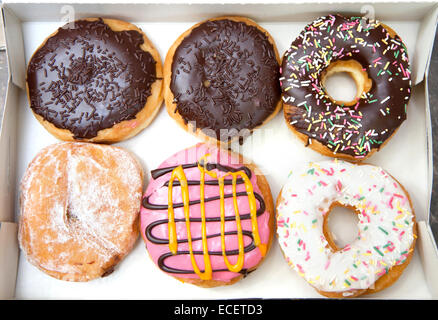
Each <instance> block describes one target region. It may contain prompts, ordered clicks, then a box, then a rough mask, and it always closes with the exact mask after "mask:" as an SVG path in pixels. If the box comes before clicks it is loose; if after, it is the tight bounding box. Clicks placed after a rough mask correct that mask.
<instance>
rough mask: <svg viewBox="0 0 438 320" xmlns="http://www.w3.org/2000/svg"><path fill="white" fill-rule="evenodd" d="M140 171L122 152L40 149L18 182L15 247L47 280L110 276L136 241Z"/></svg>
mask: <svg viewBox="0 0 438 320" xmlns="http://www.w3.org/2000/svg"><path fill="white" fill-rule="evenodd" d="M142 185H143V171H142V168H141V166H140V164H139V163H138V162H137V160H136V159H135V158H134V157H133V156H132V155H131V154H130V153H129V152H128V151H125V150H123V149H121V148H117V147H112V146H108V145H97V144H91V143H81V142H62V143H57V144H54V145H51V146H48V147H46V148H44V149H43V150H41V151H40V152H39V153H38V155H37V156H36V157H35V158H34V159H33V160H32V162H31V163H30V164H29V166H28V168H27V170H26V172H25V173H24V176H23V178H22V180H21V187H20V190H21V193H20V200H21V201H20V202H21V206H20V207H21V208H20V217H19V234H18V238H19V243H20V247H21V249H22V250H23V252H24V254H25V256H26V258H27V260H28V261H29V262H30V263H31V264H33V265H35V266H36V267H38V268H39V269H40V270H42V271H44V272H45V273H47V274H48V275H50V276H52V277H55V278H57V279H61V280H67V281H88V280H92V279H95V278H98V277H103V276H105V275H108V274H110V273H111V272H112V271H113V269H114V267H115V266H116V265H117V263H119V262H120V261H121V260H122V259H123V258H124V257H125V256H126V255H127V254H128V253H129V252H130V250H131V249H132V247H133V246H134V243H135V241H136V239H137V238H138V214H139V212H140V206H141V196H142V191H143V190H142Z"/></svg>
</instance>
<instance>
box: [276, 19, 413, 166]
mask: <svg viewBox="0 0 438 320" xmlns="http://www.w3.org/2000/svg"><path fill="white" fill-rule="evenodd" d="M336 72H346V73H348V74H349V75H350V76H351V77H352V78H353V79H354V81H355V83H356V87H357V94H356V97H355V99H354V100H352V101H336V100H334V99H333V98H332V97H331V96H330V95H329V94H327V92H326V90H325V88H324V81H325V80H326V78H327V77H328V76H330V75H331V74H333V73H336ZM280 81H281V88H282V93H283V104H284V117H285V119H286V122H287V124H288V126H289V128H290V129H291V130H292V131H293V132H294V133H295V134H296V135H297V136H298V137H299V138H300V139H301V140H302V141H303V142H304V143H306V146H310V147H311V148H312V149H314V150H316V151H318V152H320V153H321V154H324V155H327V156H332V157H339V158H346V159H349V160H352V161H360V160H363V159H365V158H367V157H369V156H370V155H371V154H373V153H374V152H375V151H378V150H379V149H380V148H381V147H382V146H383V145H384V144H385V142H387V141H388V140H389V139H390V138H391V137H392V135H393V134H394V133H395V132H396V130H397V129H398V128H399V126H400V125H401V123H402V122H403V121H404V120H405V119H406V108H407V104H408V101H409V98H410V95H411V77H410V68H409V61H408V53H407V49H406V47H405V45H404V44H403V42H402V40H401V39H400V37H399V36H398V35H397V34H396V33H395V32H394V31H393V30H392V29H390V28H389V27H387V26H385V25H383V24H382V23H380V22H378V21H372V20H368V19H365V18H361V17H352V18H345V17H342V16H340V15H330V16H327V17H321V18H319V19H317V20H315V21H313V22H312V23H310V24H309V25H307V26H306V27H305V29H304V30H303V31H302V32H301V33H300V35H299V36H298V37H297V38H296V39H295V41H293V43H292V45H291V47H290V48H289V49H288V50H287V52H286V53H285V55H284V57H283V62H282V66H281V78H280Z"/></svg>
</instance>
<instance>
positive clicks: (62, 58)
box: [26, 18, 163, 143]
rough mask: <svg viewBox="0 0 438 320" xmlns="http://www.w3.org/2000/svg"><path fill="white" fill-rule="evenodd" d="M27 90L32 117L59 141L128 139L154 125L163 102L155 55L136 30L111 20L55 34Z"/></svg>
mask: <svg viewBox="0 0 438 320" xmlns="http://www.w3.org/2000/svg"><path fill="white" fill-rule="evenodd" d="M26 84H27V93H28V98H29V102H30V108H31V110H32V112H33V114H34V115H35V117H36V118H37V120H38V121H39V122H40V123H41V124H42V125H43V126H44V127H45V128H46V129H47V130H48V131H49V132H50V133H51V134H53V135H54V136H55V137H56V138H58V139H60V140H64V141H81V142H106V143H113V142H117V141H121V140H124V139H128V138H130V137H132V136H134V135H136V134H137V133H139V132H140V131H141V130H143V129H144V128H145V127H146V126H147V125H148V124H149V123H150V122H151V121H152V120H153V118H154V117H155V115H156V114H157V112H158V110H159V109H160V106H161V103H162V100H163V92H162V64H161V60H160V56H159V54H158V52H157V50H156V49H155V47H154V46H153V45H152V43H151V42H150V41H149V40H148V38H147V37H146V35H145V34H144V33H143V32H142V31H141V30H140V29H139V28H137V27H136V26H134V25H132V24H130V23H128V22H124V21H121V20H115V19H102V18H88V19H84V20H78V21H74V22H71V23H68V24H66V25H65V26H63V27H61V28H59V29H58V30H57V31H56V32H55V33H53V34H52V35H50V36H49V37H48V38H47V39H46V40H45V41H44V42H43V43H42V44H41V45H40V46H39V48H38V49H37V50H36V51H35V53H34V54H33V56H32V58H31V59H30V61H29V64H28V68H27V77H26Z"/></svg>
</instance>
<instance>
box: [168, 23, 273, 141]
mask: <svg viewBox="0 0 438 320" xmlns="http://www.w3.org/2000/svg"><path fill="white" fill-rule="evenodd" d="M279 65H280V58H279V55H278V52H277V49H276V46H275V43H274V40H273V39H272V37H271V36H270V35H269V34H268V32H267V31H266V30H264V29H262V28H261V27H260V26H259V25H257V24H256V23H255V22H254V21H252V20H250V19H247V18H243V17H220V18H215V19H209V20H207V21H204V22H201V23H198V24H196V25H195V26H193V27H192V28H190V29H189V30H187V31H186V32H184V33H183V34H182V35H181V36H180V37H179V38H178V39H177V40H176V41H175V43H174V44H173V45H172V47H171V48H170V49H169V51H168V53H167V56H166V60H165V63H164V90H165V92H164V98H165V102H166V107H167V111H168V113H169V115H170V116H171V117H172V118H174V120H176V121H177V123H178V124H179V125H180V126H182V127H183V128H184V129H185V130H187V131H189V132H192V133H194V134H195V135H197V136H199V137H200V138H202V139H203V140H205V141H211V140H213V142H216V141H220V142H223V143H228V142H230V141H231V140H233V139H235V138H237V137H239V138H240V139H241V140H240V141H242V139H243V137H245V136H247V135H249V134H250V133H251V132H252V130H253V129H255V128H256V127H259V126H261V125H262V124H264V123H266V122H267V121H269V120H270V119H271V118H272V117H274V115H275V114H276V113H277V112H278V111H279V110H280V109H281V89H280V84H279V80H278V79H279V76H280V73H279Z"/></svg>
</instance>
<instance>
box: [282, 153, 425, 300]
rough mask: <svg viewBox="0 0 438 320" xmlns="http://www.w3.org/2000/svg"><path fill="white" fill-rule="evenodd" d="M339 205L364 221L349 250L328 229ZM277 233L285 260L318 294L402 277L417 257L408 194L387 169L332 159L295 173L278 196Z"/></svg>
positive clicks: (369, 287) (354, 290)
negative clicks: (335, 207) (414, 257)
mask: <svg viewBox="0 0 438 320" xmlns="http://www.w3.org/2000/svg"><path fill="white" fill-rule="evenodd" d="M334 205H340V206H344V207H348V208H351V209H353V210H354V211H355V212H356V213H357V214H358V218H359V223H358V229H359V233H358V237H357V239H356V240H354V241H353V242H352V243H351V244H348V245H347V246H345V247H344V248H337V247H336V245H335V244H334V242H333V240H332V238H331V235H330V233H329V232H327V223H326V221H327V216H328V213H329V212H330V211H331V208H332V207H333V206H334ZM277 233H278V240H279V243H280V246H281V249H282V251H283V254H284V256H285V258H286V260H287V261H288V263H289V264H290V265H291V266H292V268H293V269H295V270H296V271H297V272H298V273H299V275H301V276H302V277H303V278H304V279H305V280H306V281H307V282H308V283H310V284H311V285H312V286H313V287H314V288H315V289H316V290H317V291H318V292H319V293H321V294H323V295H325V296H328V297H346V296H348V297H351V296H358V295H361V294H364V293H370V292H376V291H380V290H382V289H384V288H386V287H387V286H389V285H391V284H392V283H393V282H395V281H396V280H397V278H398V277H399V276H400V275H401V272H402V271H403V269H404V268H405V267H406V265H407V264H408V263H409V261H410V258H411V257H412V254H413V249H414V245H415V238H416V224H415V216H414V212H413V209H412V205H411V201H410V198H409V195H408V193H407V192H406V190H405V189H404V188H403V186H402V185H401V184H400V183H399V182H397V181H396V180H395V179H394V178H393V177H391V176H390V175H389V174H388V173H387V172H385V171H384V170H383V169H381V168H379V167H376V166H372V165H355V164H352V163H349V162H345V161H341V160H336V159H335V160H329V161H322V162H310V163H308V164H307V165H306V166H305V167H304V168H302V169H300V170H293V172H291V174H290V176H289V179H288V181H287V183H286V184H285V186H284V187H283V188H282V190H281V194H280V196H279V198H278V199H277Z"/></svg>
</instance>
